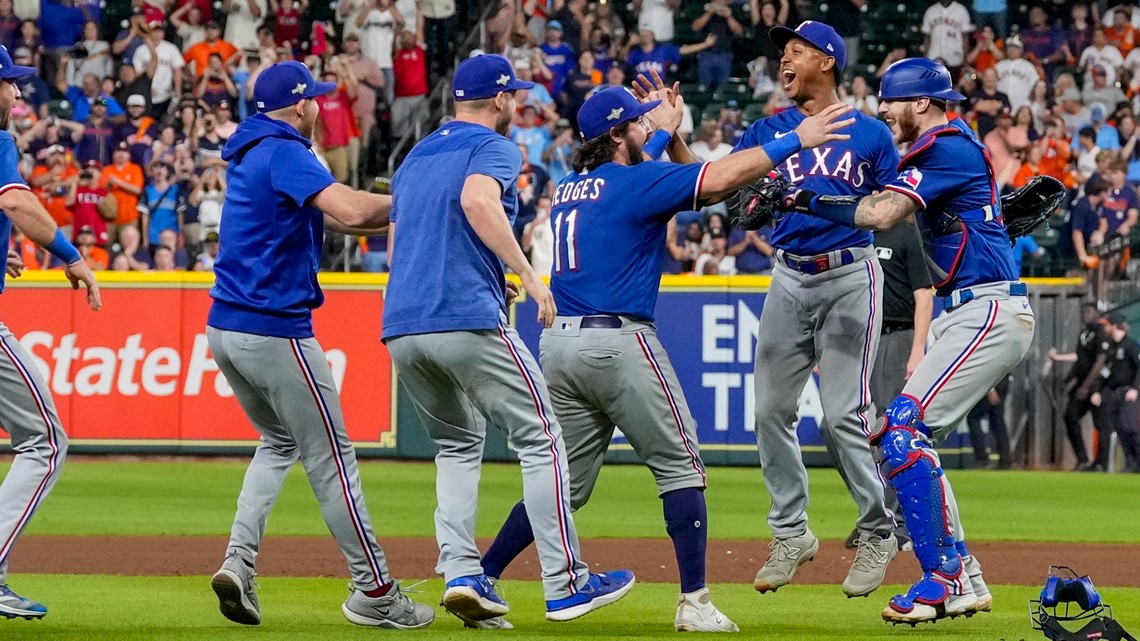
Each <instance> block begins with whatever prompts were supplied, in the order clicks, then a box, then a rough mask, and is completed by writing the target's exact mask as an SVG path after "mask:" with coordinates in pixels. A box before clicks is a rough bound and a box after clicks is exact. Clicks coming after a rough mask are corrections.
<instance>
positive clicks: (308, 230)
mask: <svg viewBox="0 0 1140 641" xmlns="http://www.w3.org/2000/svg"><path fill="white" fill-rule="evenodd" d="M334 89H336V85H335V84H334V83H325V82H317V81H315V80H314V79H313V76H312V74H310V73H309V70H308V69H307V68H306V67H305V65H303V64H301V63H299V62H293V61H290V62H282V63H279V64H276V65H273V66H271V67H269V68H268V69H266V70H265V71H264V72H262V74H261V75H260V76H259V77H258V79H257V83H256V84H255V85H254V88H253V91H254V102H255V104H256V105H257V112H258V113H257V114H256V115H254V116H252V117H250V118H247V119H246V120H244V121H243V122H242V123H241V125H239V126H238V129H237V131H236V132H235V133H234V135H233V136H232V137H230V139H229V140H228V141H227V142H226V145H225V147H224V148H223V149H222V157H223V159H225V160H226V162H227V163H229V166H228V168H227V176H226V181H227V184H228V189H227V191H226V202H225V208H226V215H225V216H224V217H223V218H222V224H221V229H220V232H219V234H220V236H221V246H220V249H219V252H218V257H217V261H216V262H215V263H214V275H215V285H214V288H213V289H211V290H210V296H211V297H213V299H214V302H213V305H211V307H210V312H209V316H208V317H207V321H206V322H207V327H206V338H207V339H208V340H209V343H210V349H211V351H212V352H213V355H214V360H216V361H217V363H218V367H219V369H220V370H221V372H222V373H223V374H224V375H225V377H226V380H227V381H228V382H229V384H230V387H232V388H233V391H234V396H235V397H236V398H237V400H238V402H239V403H240V404H241V407H242V409H243V410H245V413H246V415H247V416H248V417H249V420H250V422H251V423H253V425H254V427H255V428H257V431H258V432H259V433H260V434H261V444H260V445H259V446H258V448H257V451H256V452H255V453H254V456H253V461H252V462H251V463H250V466H249V470H248V471H247V472H246V476H245V481H244V482H243V484H242V489H241V494H240V496H238V510H237V514H236V516H235V517H234V525H233V530H232V532H231V536H230V544H229V547H228V549H227V550H226V559H225V562H224V563H223V564H222V567H221V569H220V570H218V572H217V573H216V574H215V575H214V576H213V579H212V580H211V585H212V587H213V589H214V592H216V593H217V595H218V600H219V603H220V608H221V611H222V614H223V615H224V616H225V617H226V618H227V619H230V620H231V621H235V622H237V623H243V624H246V625H257V624H259V623H260V622H261V610H260V605H259V604H258V600H257V595H256V593H255V592H254V585H253V578H254V562H255V560H256V558H257V551H258V546H259V544H260V541H261V536H262V534H263V533H264V532H265V522H266V518H267V517H268V515H269V510H270V508H271V507H272V506H273V503H274V501H275V500H276V499H277V495H278V494H279V493H280V491H281V485H282V483H283V482H284V480H285V474H286V473H287V472H288V471H289V467H290V466H292V464H293V462H294V461H296V460H297V459H298V458H299V459H300V460H301V464H302V465H303V466H304V467H305V474H306V475H307V476H308V478H309V485H310V486H312V488H313V492H314V493H315V494H316V496H317V501H318V502H319V503H320V506H321V514H322V516H324V519H325V524H326V525H328V528H329V531H330V532H332V534H333V536H334V537H335V538H336V541H337V544H338V545H340V549H341V552H342V553H343V554H344V556H345V559H346V560H347V561H348V566H349V569H350V570H351V572H352V585H353V588H352V591H351V593H350V595H349V597H348V599H347V600H346V601H345V602H344V604H343V605H342V606H341V612H342V613H343V614H344V616H345V618H347V619H348V620H349V621H351V622H352V623H355V624H357V625H366V626H376V627H382V628H396V629H404V628H422V627H424V626H427V625H428V624H430V623H431V622H432V620H433V619H434V618H435V613H434V611H433V610H432V609H431V608H430V607H428V606H425V605H421V604H417V603H414V602H412V601H411V600H410V599H408V597H407V596H405V595H404V594H403V593H402V592H401V591H400V587H399V583H398V582H397V581H394V580H392V579H391V578H390V576H389V574H388V566H387V561H386V559H385V557H384V551H383V550H382V549H381V547H380V544H379V543H378V542H377V541H376V534H375V533H374V532H373V530H372V523H371V520H370V519H369V517H368V508H367V507H366V506H365V503H364V495H363V492H362V490H361V488H360V474H359V470H358V469H357V465H356V452H355V450H353V448H352V444H351V443H350V442H349V440H348V435H347V433H346V431H345V426H344V417H343V415H342V413H341V408H340V400H339V398H338V396H337V390H336V386H335V384H334V383H333V377H332V373H331V371H330V370H329V366H328V361H327V359H326V358H325V353H324V350H323V349H321V346H320V344H319V343H318V342H317V339H316V338H315V337H314V336H313V322H312V312H313V309H315V308H317V307H320V305H321V303H323V302H324V295H323V294H322V293H321V289H320V286H319V285H318V284H317V267H318V265H319V264H320V259H321V240H322V237H323V232H324V229H325V228H326V227H327V228H330V229H334V230H336V231H338V232H342V233H370V232H379V231H382V230H383V229H384V227H385V226H386V224H387V221H388V213H389V211H390V209H391V200H390V199H389V198H388V197H387V196H380V195H376V194H368V193H365V192H360V191H355V190H353V189H350V188H348V187H346V186H344V185H342V184H340V183H338V182H336V180H334V179H333V177H332V174H330V173H329V171H328V169H325V168H324V166H323V165H321V163H320V162H318V161H317V159H316V157H315V156H314V155H313V152H312V140H311V138H312V135H313V127H314V125H315V124H316V120H317V114H318V113H319V111H320V107H319V106H318V105H317V102H316V100H315V98H316V97H317V96H320V95H323V94H326V93H328V92H330V91H332V90H334Z"/></svg>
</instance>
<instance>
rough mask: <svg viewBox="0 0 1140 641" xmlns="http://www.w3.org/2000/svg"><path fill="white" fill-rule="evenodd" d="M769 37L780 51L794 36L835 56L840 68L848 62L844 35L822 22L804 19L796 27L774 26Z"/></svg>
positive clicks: (836, 64)
mask: <svg viewBox="0 0 1140 641" xmlns="http://www.w3.org/2000/svg"><path fill="white" fill-rule="evenodd" d="M768 37H769V38H771V39H772V44H774V45H776V47H778V48H779V49H780V51H783V50H784V46H786V45H787V44H788V41H789V40H791V39H792V38H800V39H802V40H806V41H807V42H809V43H811V45H812V46H813V47H815V48H816V49H819V50H820V51H822V52H823V53H825V54H827V55H829V56H831V57H833V58H835V66H836V67H838V68H839V69H840V70H842V69H843V67H844V65H846V64H847V45H846V44H844V43H843V37H842V36H840V35H839V34H838V33H836V31H835V29H832V28H831V27H830V26H828V25H825V24H823V23H822V22H816V21H815V20H804V21H803V22H801V23H800V26H798V27H796V28H795V29H789V28H787V27H772V29H771V31H769V32H768Z"/></svg>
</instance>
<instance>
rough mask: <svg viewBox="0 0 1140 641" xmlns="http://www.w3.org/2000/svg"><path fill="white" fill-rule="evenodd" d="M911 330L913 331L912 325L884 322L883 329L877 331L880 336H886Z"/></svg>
mask: <svg viewBox="0 0 1140 641" xmlns="http://www.w3.org/2000/svg"><path fill="white" fill-rule="evenodd" d="M913 329H914V323H888V322H886V321H884V322H883V329H882V330H880V331H879V334H880V335H882V336H886V335H887V334H894V333H895V332H905V331H908V330H913Z"/></svg>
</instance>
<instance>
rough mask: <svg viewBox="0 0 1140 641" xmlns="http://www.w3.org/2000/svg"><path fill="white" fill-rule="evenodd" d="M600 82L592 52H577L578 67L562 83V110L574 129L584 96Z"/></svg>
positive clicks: (600, 74) (576, 126)
mask: <svg viewBox="0 0 1140 641" xmlns="http://www.w3.org/2000/svg"><path fill="white" fill-rule="evenodd" d="M600 84H602V73H601V72H600V71H598V70H597V69H595V68H594V53H593V52H592V51H588V50H587V51H583V52H582V53H580V54H578V67H577V68H575V69H574V70H573V71H571V72H570V73H569V74H567V76H566V80H565V81H563V83H562V104H563V105H564V106H565V107H564V108H563V111H564V112H565V113H566V115H567V116H569V117H570V124H571V125H572V126H573V127H574V129H575V130H577V129H578V109H580V108H581V107H582V103H584V102H586V96H588V95H590V92H591V91H593V89H594V87H597V86H598V85H600ZM544 151H545V150H544Z"/></svg>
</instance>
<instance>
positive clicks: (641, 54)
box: [626, 29, 716, 81]
mask: <svg viewBox="0 0 1140 641" xmlns="http://www.w3.org/2000/svg"><path fill="white" fill-rule="evenodd" d="M714 44H716V36H714V35H711V34H710V35H709V36H706V37H705V39H704V41H703V42H699V43H694V44H688V45H685V46H683V47H681V48H680V49H678V48H677V47H675V46H673V45H672V44H669V43H665V42H658V41H657V36H656V35H655V34H654V33H653V32H652V31H650V30H648V29H642V30H641V31H640V32H638V34H637V35H635V36H633V37H631V38H630V39H629V43H628V44H627V45H626V46H627V47H629V51H628V53H627V54H626V64H628V65H629V69H630V71H631V73H632V76H633V78H636V77H637V76H638V75H641V74H644V75H645V77H646V78H651V77H652V72H654V71H656V72H657V75H659V76H661V78H662V79H663V80H667V81H668V80H670V73H669V72H670V70H671V69H672V68H674V67H676V66H677V65H679V64H681V56H687V55H689V54H691V53H696V52H698V51H704V50H706V49H708V48H709V47H711V46H713V45H714Z"/></svg>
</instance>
